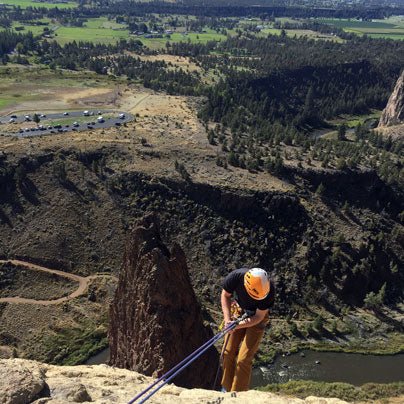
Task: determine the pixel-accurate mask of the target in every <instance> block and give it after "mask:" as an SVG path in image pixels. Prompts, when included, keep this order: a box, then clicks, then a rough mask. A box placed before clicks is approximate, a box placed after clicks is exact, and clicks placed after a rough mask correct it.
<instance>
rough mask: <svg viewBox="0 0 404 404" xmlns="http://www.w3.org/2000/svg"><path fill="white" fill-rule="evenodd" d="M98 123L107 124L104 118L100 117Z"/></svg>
mask: <svg viewBox="0 0 404 404" xmlns="http://www.w3.org/2000/svg"><path fill="white" fill-rule="evenodd" d="M97 122H98V123H104V122H105V119H104V117H102V116H99V117H98V118H97Z"/></svg>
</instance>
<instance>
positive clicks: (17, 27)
mask: <svg viewBox="0 0 404 404" xmlns="http://www.w3.org/2000/svg"><path fill="white" fill-rule="evenodd" d="M38 21H41V22H45V23H47V25H34V24H22V23H21V22H16V21H14V22H13V24H12V25H11V28H12V29H13V30H14V31H17V32H20V33H25V32H29V31H31V32H32V34H33V35H35V36H37V35H40V34H42V33H43V29H44V28H45V27H48V24H49V22H50V20H48V19H46V18H44V19H41V20H38ZM21 28H22V29H21Z"/></svg>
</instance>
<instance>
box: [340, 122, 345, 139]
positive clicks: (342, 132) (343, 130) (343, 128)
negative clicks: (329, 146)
mask: <svg viewBox="0 0 404 404" xmlns="http://www.w3.org/2000/svg"><path fill="white" fill-rule="evenodd" d="M338 140H346V126H345V125H344V124H342V125H340V126H339V127H338Z"/></svg>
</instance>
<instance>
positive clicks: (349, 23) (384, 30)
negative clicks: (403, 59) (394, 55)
mask: <svg viewBox="0 0 404 404" xmlns="http://www.w3.org/2000/svg"><path fill="white" fill-rule="evenodd" d="M319 21H320V22H321V23H324V24H329V25H334V26H336V27H338V28H342V29H343V30H344V31H346V32H353V33H355V34H358V35H365V34H366V35H368V36H370V37H372V38H390V39H398V40H404V16H394V17H390V18H388V19H385V20H373V21H358V20H346V19H319Z"/></svg>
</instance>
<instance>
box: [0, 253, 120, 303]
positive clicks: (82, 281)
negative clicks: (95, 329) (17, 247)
mask: <svg viewBox="0 0 404 404" xmlns="http://www.w3.org/2000/svg"><path fill="white" fill-rule="evenodd" d="M6 263H8V264H13V265H17V266H23V267H25V268H27V269H30V270H32V271H41V272H46V273H48V274H55V275H58V276H62V277H64V278H68V279H70V280H72V281H74V282H78V284H79V285H78V288H77V289H76V290H75V291H74V292H72V293H70V295H68V296H64V297H60V298H59V299H54V300H35V299H26V298H24V297H3V298H0V303H25V304H39V305H42V306H50V305H52V304H60V303H63V302H67V301H69V300H71V299H74V298H76V297H79V296H81V295H83V294H84V293H85V292H86V291H87V288H88V285H89V283H90V281H91V279H95V278H100V277H104V276H108V277H110V278H115V277H114V276H113V275H90V276H86V277H83V276H79V275H75V274H71V273H69V272H64V271H59V270H57V269H49V268H45V267H43V266H40V265H37V264H32V263H31V262H26V261H20V260H0V264H6Z"/></svg>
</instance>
